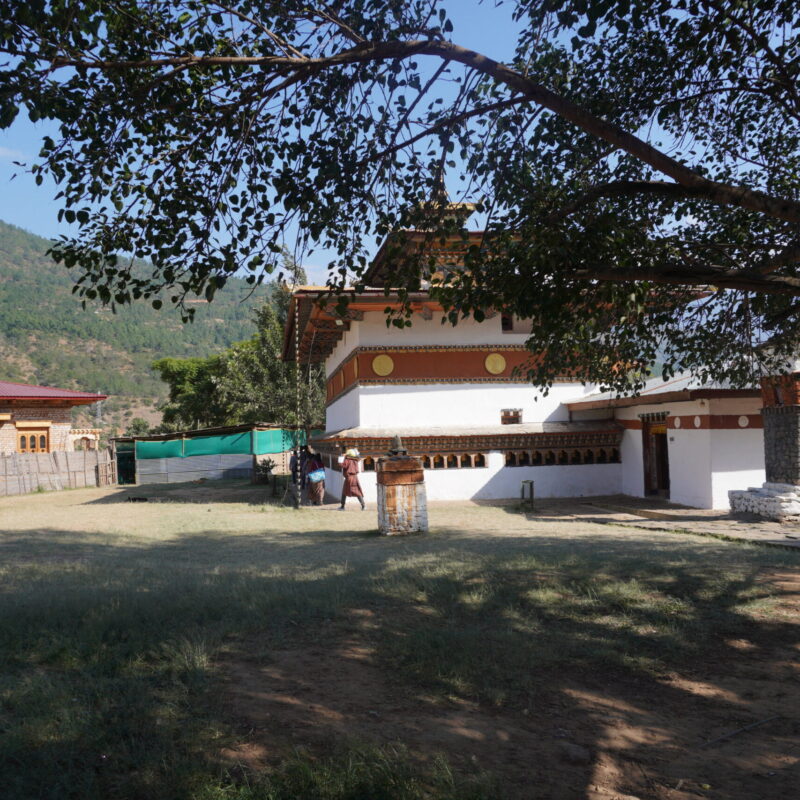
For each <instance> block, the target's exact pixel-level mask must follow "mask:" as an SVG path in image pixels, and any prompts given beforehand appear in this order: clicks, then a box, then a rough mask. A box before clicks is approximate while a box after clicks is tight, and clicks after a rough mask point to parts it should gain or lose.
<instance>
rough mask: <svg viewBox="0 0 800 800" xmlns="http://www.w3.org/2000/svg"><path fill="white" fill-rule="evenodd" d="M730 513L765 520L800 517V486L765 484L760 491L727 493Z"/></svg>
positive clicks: (738, 490)
mask: <svg viewBox="0 0 800 800" xmlns="http://www.w3.org/2000/svg"><path fill="white" fill-rule="evenodd" d="M728 499H729V501H730V504H731V511H733V512H737V511H745V512H747V513H748V514H757V515H758V516H759V517H766V518H767V519H785V518H786V517H795V518H797V517H800V486H795V485H794V484H792V483H765V484H764V485H763V486H762V487H761V488H760V489H757V488H753V487H750V488H749V489H748V490H747V491H744V490H741V489H737V490H734V491H730V492H728Z"/></svg>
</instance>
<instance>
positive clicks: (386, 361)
mask: <svg viewBox="0 0 800 800" xmlns="http://www.w3.org/2000/svg"><path fill="white" fill-rule="evenodd" d="M372 371H373V372H374V373H375V374H376V375H380V376H381V377H383V376H385V375H391V374H392V372H393V371H394V361H392V357H391V356H386V355H380V356H375V358H373V359H372Z"/></svg>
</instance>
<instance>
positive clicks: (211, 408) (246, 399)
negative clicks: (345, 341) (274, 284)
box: [153, 303, 325, 430]
mask: <svg viewBox="0 0 800 800" xmlns="http://www.w3.org/2000/svg"><path fill="white" fill-rule="evenodd" d="M255 322H256V326H257V333H256V335H255V336H254V337H253V338H252V339H249V340H248V341H245V342H239V343H237V344H235V345H234V346H233V347H231V348H230V349H228V350H226V351H225V352H223V353H221V354H219V355H216V356H211V357H210V358H206V359H201V358H189V359H177V358H165V359H161V360H159V361H156V362H154V364H153V369H155V370H156V371H158V372H159V374H160V375H161V378H162V380H163V381H165V382H166V383H167V384H168V386H169V401H168V402H167V404H166V405H165V406H163V408H162V411H163V413H164V424H163V426H162V430H180V429H182V428H203V427H210V426H214V425H236V424H241V423H247V422H281V423H285V424H287V425H301V426H305V427H308V428H310V427H312V426H314V425H319V424H320V421H321V420H323V419H324V417H325V411H324V408H325V406H324V403H325V388H324V386H325V382H324V373H323V371H322V368H321V367H319V366H310V367H301V368H300V369H299V370H298V367H297V365H296V364H294V363H291V362H285V361H281V347H282V342H283V325H282V323H281V321H280V319H279V317H278V315H277V314H276V312H275V311H274V310H273V308H272V306H271V304H269V303H266V304H264V305H263V306H262V307H261V308H260V309H259V310H258V311H257V313H256V317H255Z"/></svg>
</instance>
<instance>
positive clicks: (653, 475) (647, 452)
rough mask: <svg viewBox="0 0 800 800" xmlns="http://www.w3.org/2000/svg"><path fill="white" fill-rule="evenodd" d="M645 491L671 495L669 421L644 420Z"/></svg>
mask: <svg viewBox="0 0 800 800" xmlns="http://www.w3.org/2000/svg"><path fill="white" fill-rule="evenodd" d="M642 436H643V442H642V444H643V461H644V493H645V495H646V496H649V497H652V496H656V497H664V498H668V497H669V447H668V444H667V421H666V419H661V420H643V424H642Z"/></svg>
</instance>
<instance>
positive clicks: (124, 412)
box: [0, 222, 270, 429]
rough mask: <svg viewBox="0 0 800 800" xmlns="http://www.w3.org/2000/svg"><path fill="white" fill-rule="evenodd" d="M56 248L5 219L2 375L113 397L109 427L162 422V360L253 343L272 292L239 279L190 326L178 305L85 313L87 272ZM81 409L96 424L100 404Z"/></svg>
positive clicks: (0, 246)
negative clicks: (80, 273) (74, 268)
mask: <svg viewBox="0 0 800 800" xmlns="http://www.w3.org/2000/svg"><path fill="white" fill-rule="evenodd" d="M49 246H50V243H49V242H48V240H46V239H43V238H41V237H39V236H35V235H33V234H31V233H28V232H27V231H24V230H22V229H20V228H17V227H15V226H13V225H8V224H6V223H4V222H0V379H2V380H10V381H20V382H28V383H41V384H44V385H52V386H59V387H63V388H67V389H83V390H86V391H96V392H102V393H103V394H108V395H110V398H109V400H108V401H107V402H106V403H105V404H104V405H105V408H104V409H103V421H104V423H105V425H106V426H114V427H119V428H122V429H124V428H126V427H127V425H128V423H129V421H130V419H131V418H132V417H144V418H145V419H147V420H148V422H151V423H154V422H157V421H158V419H159V418H160V413H159V412H158V411H157V407H158V406H160V405H161V404H162V403H163V402H164V401H165V400H166V399H167V387H166V386H165V384H164V383H163V382H162V381H161V380H160V378H159V376H158V374H157V373H155V372H153V371H152V369H151V365H152V363H153V361H155V360H157V359H161V358H187V357H197V358H205V357H208V356H211V355H213V354H215V353H219V352H221V351H224V350H225V349H226V348H228V347H230V346H231V345H232V344H233V343H234V342H238V341H241V340H245V339H249V338H250V337H251V336H252V335H253V334H254V333H255V331H256V323H255V311H256V309H257V308H259V307H260V306H261V305H263V302H264V300H265V299H267V297H268V296H269V294H270V289H269V287H259V288H257V289H255V290H254V289H253V288H252V287H251V286H249V285H248V284H246V283H245V282H244V281H240V280H238V279H236V278H232V279H231V280H230V281H229V282H228V284H227V285H226V287H225V289H224V290H222V291H220V292H219V293H218V294H217V296H216V297H215V298H214V302H213V304H212V305H209V304H207V303H206V302H204V301H202V300H195V301H192V302H191V307H192V308H194V309H195V318H194V321H193V322H191V323H186V324H184V323H182V322H181V317H180V314H179V313H178V312H177V311H175V310H174V309H173V308H172V307H171V306H169V304H165V306H164V308H162V309H161V310H158V311H157V310H155V309H153V308H152V307H151V306H150V305H146V304H134V305H132V306H125V307H122V308H117V309H116V310H115V312H114V311H112V310H111V309H110V308H108V307H102V306H100V305H99V304H97V305H93V304H91V303H87V306H86V308H85V309H83V308H82V307H81V301H80V299H79V298H78V297H77V296H76V295H75V294H73V292H72V289H73V286H74V281H75V280H76V279H77V276H76V275H73V274H72V273H70V272H69V271H68V270H67V269H65V268H64V267H63V266H61V265H58V264H55V263H54V262H53V261H52V259H51V258H50V257H49V256H48V255H47V250H48V248H49ZM79 411H80V412H81V414H80V418H81V419H84V420H85V421H87V422H88V420H89V414H91V410H90V409H86V408H83V409H79ZM78 421H80V420H78Z"/></svg>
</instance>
